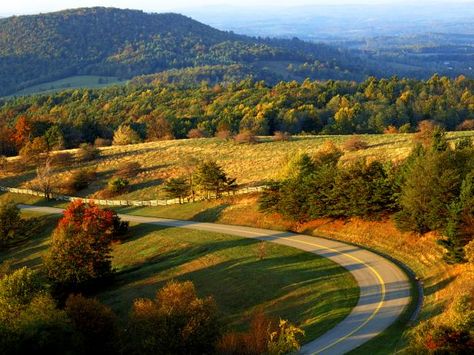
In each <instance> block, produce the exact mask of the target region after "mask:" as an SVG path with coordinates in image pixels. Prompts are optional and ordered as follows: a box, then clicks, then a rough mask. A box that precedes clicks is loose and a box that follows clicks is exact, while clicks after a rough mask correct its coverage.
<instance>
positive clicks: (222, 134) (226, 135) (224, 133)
mask: <svg viewBox="0 0 474 355" xmlns="http://www.w3.org/2000/svg"><path fill="white" fill-rule="evenodd" d="M216 138H219V139H222V140H226V141H227V140H230V139H231V138H232V132H231V131H230V130H227V129H223V130H219V131H217V132H216Z"/></svg>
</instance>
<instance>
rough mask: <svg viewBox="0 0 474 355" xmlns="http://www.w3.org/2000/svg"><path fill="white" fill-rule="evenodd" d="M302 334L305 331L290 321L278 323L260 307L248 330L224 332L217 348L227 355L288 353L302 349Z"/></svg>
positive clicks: (220, 352)
mask: <svg viewBox="0 0 474 355" xmlns="http://www.w3.org/2000/svg"><path fill="white" fill-rule="evenodd" d="M302 335H304V332H303V331H302V330H301V329H299V328H297V327H296V326H294V325H292V324H291V323H289V322H288V321H285V320H280V322H279V324H278V323H277V322H276V321H274V320H272V319H271V318H268V317H267V316H266V315H265V314H264V313H263V311H262V310H261V309H259V310H257V311H256V312H255V313H254V314H253V315H252V319H251V322H250V327H249V330H248V331H246V332H242V333H237V332H229V333H226V334H224V335H223V336H222V337H221V338H220V339H219V341H218V342H217V345H216V350H217V353H219V354H226V355H227V354H228V355H237V354H238V355H258V354H288V353H293V352H295V351H298V350H299V349H300V339H299V338H300V337H301V336H302Z"/></svg>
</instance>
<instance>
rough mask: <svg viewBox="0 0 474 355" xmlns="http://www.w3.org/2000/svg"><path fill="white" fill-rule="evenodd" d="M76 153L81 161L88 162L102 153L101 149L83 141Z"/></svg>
mask: <svg viewBox="0 0 474 355" xmlns="http://www.w3.org/2000/svg"><path fill="white" fill-rule="evenodd" d="M76 155H77V159H78V160H79V161H81V162H88V161H91V160H94V159H97V158H98V157H99V155H100V151H99V149H97V148H96V147H94V146H93V145H92V144H87V143H82V144H81V145H80V146H79V149H78V150H77V153H76Z"/></svg>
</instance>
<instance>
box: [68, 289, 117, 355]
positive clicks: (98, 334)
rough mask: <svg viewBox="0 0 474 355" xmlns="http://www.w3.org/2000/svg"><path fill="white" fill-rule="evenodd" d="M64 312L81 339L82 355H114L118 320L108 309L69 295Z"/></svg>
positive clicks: (81, 297) (86, 299) (96, 303)
mask: <svg viewBox="0 0 474 355" xmlns="http://www.w3.org/2000/svg"><path fill="white" fill-rule="evenodd" d="M64 310H65V311H66V314H67V315H68V317H69V319H70V320H71V322H72V325H73V327H74V330H75V331H76V333H78V334H79V336H80V338H81V343H82V344H83V345H82V346H83V352H84V353H88V352H91V353H94V354H97V353H100V354H105V353H116V350H117V349H116V338H117V335H118V319H117V316H116V315H115V313H114V312H113V311H112V310H111V309H110V308H109V307H107V306H105V305H103V304H101V303H100V302H99V301H97V300H95V299H88V298H85V297H83V296H82V295H70V296H69V297H68V299H67V301H66V306H65V308H64Z"/></svg>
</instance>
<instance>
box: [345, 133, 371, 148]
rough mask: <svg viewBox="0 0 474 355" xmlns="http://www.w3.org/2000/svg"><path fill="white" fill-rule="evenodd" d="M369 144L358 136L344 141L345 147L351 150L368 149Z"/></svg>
mask: <svg viewBox="0 0 474 355" xmlns="http://www.w3.org/2000/svg"><path fill="white" fill-rule="evenodd" d="M368 146H369V145H368V144H367V142H366V141H364V140H363V139H361V138H360V137H358V136H353V137H351V138H349V139H348V140H347V141H345V142H344V146H343V147H344V149H345V150H347V151H349V152H354V151H356V150H362V149H367V147H368Z"/></svg>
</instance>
